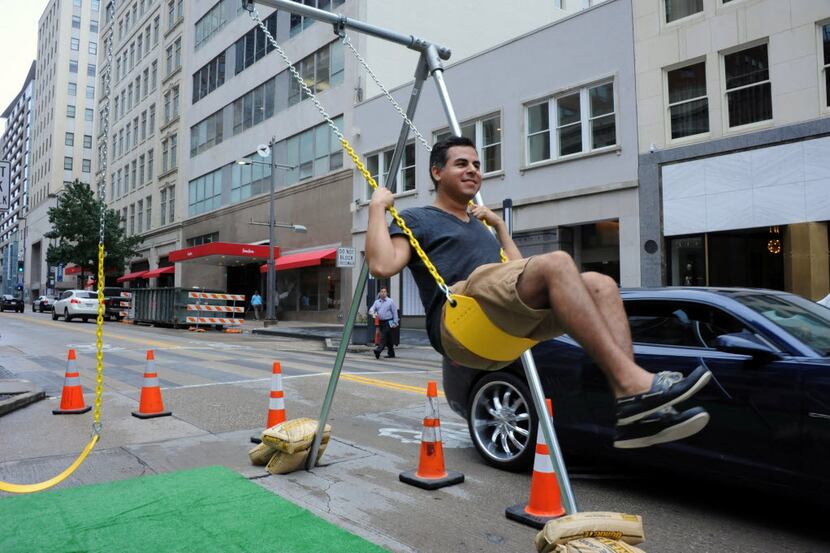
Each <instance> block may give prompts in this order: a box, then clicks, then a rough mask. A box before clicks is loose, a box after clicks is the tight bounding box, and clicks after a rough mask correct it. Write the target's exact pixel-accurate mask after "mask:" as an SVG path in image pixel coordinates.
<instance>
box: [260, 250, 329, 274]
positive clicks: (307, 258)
mask: <svg viewBox="0 0 830 553" xmlns="http://www.w3.org/2000/svg"><path fill="white" fill-rule="evenodd" d="M336 258H337V248H324V249H322V250H313V251H310V252H302V253H292V254H289V255H283V256H280V257H278V258H277V259H276V260H275V263H274V264H275V265H276V267H277V270H278V271H284V270H287V269H300V268H302V267H313V266H315V265H322V264H323V260H324V259H336ZM259 272H260V273H267V272H268V264H267V263H266V264H265V265H263V266H262V267H260V268H259Z"/></svg>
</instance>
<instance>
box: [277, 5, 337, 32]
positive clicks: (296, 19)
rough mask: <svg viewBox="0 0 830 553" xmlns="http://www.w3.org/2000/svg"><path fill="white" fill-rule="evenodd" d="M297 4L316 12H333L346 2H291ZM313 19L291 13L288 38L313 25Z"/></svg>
mask: <svg viewBox="0 0 830 553" xmlns="http://www.w3.org/2000/svg"><path fill="white" fill-rule="evenodd" d="M293 1H294V2H297V3H298V4H305V5H306V6H310V7H312V8H317V9H318V10H326V11H329V10H333V9H335V8H339V7H340V6H342V5H343V3H344V2H345V1H346V0H293ZM314 21H315V20H314V19H313V18H311V17H303V16H302V15H299V14H296V13H292V14H291V20H290V23H289V31H288V36H291V37H293V36H295V35H298V34H300V33H301V32H302V31H303V30H304V29H307V28H308V27H310V26H311V24H312V23H314Z"/></svg>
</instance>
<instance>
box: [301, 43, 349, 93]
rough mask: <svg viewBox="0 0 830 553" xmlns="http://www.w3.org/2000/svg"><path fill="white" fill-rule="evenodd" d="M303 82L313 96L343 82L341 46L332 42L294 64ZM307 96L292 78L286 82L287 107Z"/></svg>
mask: <svg viewBox="0 0 830 553" xmlns="http://www.w3.org/2000/svg"><path fill="white" fill-rule="evenodd" d="M295 66H296V67H297V70H298V71H299V72H300V75H302V77H303V80H304V81H305V83H306V84H307V85H308V87H309V88H310V89H311V91H312V92H314V93H315V94H319V93H320V92H323V91H324V90H327V89H329V88H331V87H333V86H337V85H339V84H340V83H342V82H343V45H342V44H341V43H340V42H337V41H335V42H332V43H331V44H329V45H327V46H324V47H323V48H321V49H320V50H318V51H317V52H315V53H314V54H311V55H309V56H306V57H305V58H303V59H302V60H300V61H299V62H298V63H296V64H295ZM307 97H308V96H307V95H306V93H305V91H303V90H302V89H301V88H300V85H299V84H298V83H297V81H296V80H295V79H293V78H289V81H288V105H289V106H293V105H294V104H298V103H299V102H301V101H302V100H305V99H306V98H307Z"/></svg>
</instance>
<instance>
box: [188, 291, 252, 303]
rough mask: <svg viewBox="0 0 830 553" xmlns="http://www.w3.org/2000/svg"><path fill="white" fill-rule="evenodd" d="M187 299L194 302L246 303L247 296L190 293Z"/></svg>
mask: <svg viewBox="0 0 830 553" xmlns="http://www.w3.org/2000/svg"><path fill="white" fill-rule="evenodd" d="M187 297H188V298H190V299H194V300H231V301H245V294H219V293H213V292H188V293H187Z"/></svg>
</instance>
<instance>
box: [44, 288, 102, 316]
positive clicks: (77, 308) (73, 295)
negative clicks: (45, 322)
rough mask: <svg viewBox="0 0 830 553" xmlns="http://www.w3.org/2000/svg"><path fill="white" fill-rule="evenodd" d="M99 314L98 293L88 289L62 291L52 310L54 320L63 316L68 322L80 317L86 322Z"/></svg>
mask: <svg viewBox="0 0 830 553" xmlns="http://www.w3.org/2000/svg"><path fill="white" fill-rule="evenodd" d="M97 314H98V294H97V292H90V291H87V290H66V291H65V292H63V293H61V295H60V298H58V301H56V302H55V305H54V308H53V310H52V320H53V321H57V320H58V317H63V318H64V320H65V321H66V322H69V321H71V320H72V319H73V318H75V317H80V318H81V319H83V321H84V322H87V321H88V320H89V319H93V318H95V316H96V315H97Z"/></svg>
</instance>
